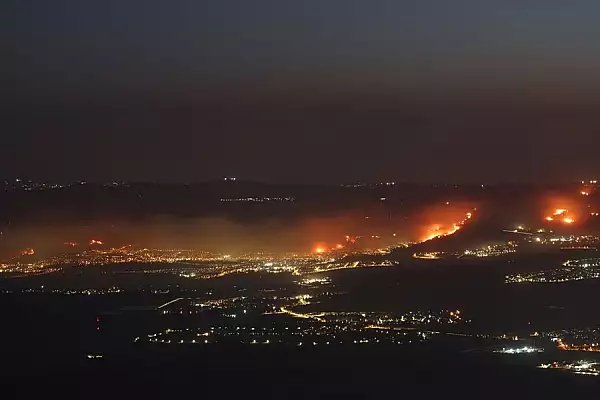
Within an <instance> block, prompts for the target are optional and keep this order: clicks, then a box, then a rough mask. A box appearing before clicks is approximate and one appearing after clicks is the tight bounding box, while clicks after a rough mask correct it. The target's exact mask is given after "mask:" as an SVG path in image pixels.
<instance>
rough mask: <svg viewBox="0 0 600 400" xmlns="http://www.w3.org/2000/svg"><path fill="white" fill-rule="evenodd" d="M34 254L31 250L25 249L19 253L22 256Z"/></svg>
mask: <svg viewBox="0 0 600 400" xmlns="http://www.w3.org/2000/svg"><path fill="white" fill-rule="evenodd" d="M34 254H35V250H33V249H25V250H23V251H22V252H21V255H22V256H32V255H34Z"/></svg>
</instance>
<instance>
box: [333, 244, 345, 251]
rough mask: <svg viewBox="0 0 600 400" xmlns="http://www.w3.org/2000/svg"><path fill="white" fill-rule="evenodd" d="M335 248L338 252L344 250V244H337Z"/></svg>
mask: <svg viewBox="0 0 600 400" xmlns="http://www.w3.org/2000/svg"><path fill="white" fill-rule="evenodd" d="M335 248H336V249H338V250H339V249H343V248H344V245H342V244H337V245H336V246H335Z"/></svg>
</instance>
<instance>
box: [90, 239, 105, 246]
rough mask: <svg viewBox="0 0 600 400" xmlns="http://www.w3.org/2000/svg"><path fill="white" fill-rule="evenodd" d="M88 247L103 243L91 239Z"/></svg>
mask: <svg viewBox="0 0 600 400" xmlns="http://www.w3.org/2000/svg"><path fill="white" fill-rule="evenodd" d="M89 244H90V246H93V245H95V244H104V242H102V241H100V240H96V239H92V240H90V243H89Z"/></svg>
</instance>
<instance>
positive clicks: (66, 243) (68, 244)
mask: <svg viewBox="0 0 600 400" xmlns="http://www.w3.org/2000/svg"><path fill="white" fill-rule="evenodd" d="M63 244H64V245H65V246H71V247H75V246H77V243H75V242H64V243H63Z"/></svg>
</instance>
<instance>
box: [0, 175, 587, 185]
mask: <svg viewBox="0 0 600 400" xmlns="http://www.w3.org/2000/svg"><path fill="white" fill-rule="evenodd" d="M594 179H595V178H594ZM1 182H2V183H3V184H4V185H6V184H10V183H32V184H48V185H62V186H68V185H76V184H92V185H112V184H129V185H131V184H134V185H135V184H152V185H175V186H177V185H183V186H190V185H203V184H212V183H218V182H228V183H236V182H238V183H253V184H261V185H290V186H325V187H340V186H341V187H368V186H388V187H390V186H392V187H393V186H403V185H404V186H409V185H417V186H482V185H483V186H556V185H571V184H581V183H588V182H590V179H584V180H581V179H578V180H570V181H564V180H563V181H555V182H552V181H543V182H523V181H510V180H505V181H495V182H492V181H487V182H458V181H455V182H450V181H448V182H443V181H439V182H433V181H422V182H420V181H410V180H381V181H368V182H367V181H360V180H357V181H347V182H342V183H319V182H280V181H275V182H274V181H268V180H261V179H252V178H240V177H236V176H232V175H231V176H221V177H219V178H211V179H206V180H198V181H191V182H178V181H165V180H109V181H98V180H86V179H83V180H75V181H48V180H33V179H22V178H11V179H2V180H1Z"/></svg>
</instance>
